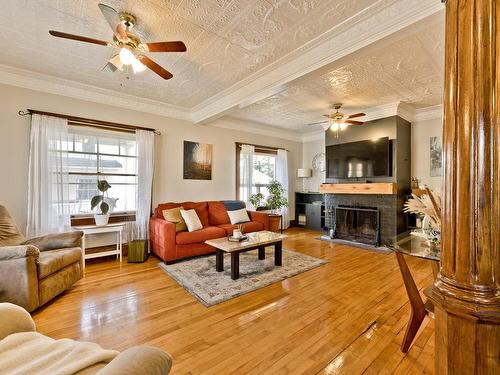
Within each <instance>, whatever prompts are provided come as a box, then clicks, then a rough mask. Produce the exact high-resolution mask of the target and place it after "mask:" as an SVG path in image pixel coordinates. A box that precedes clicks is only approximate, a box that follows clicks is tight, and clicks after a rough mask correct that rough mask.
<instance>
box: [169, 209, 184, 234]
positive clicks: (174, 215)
mask: <svg viewBox="0 0 500 375" xmlns="http://www.w3.org/2000/svg"><path fill="white" fill-rule="evenodd" d="M163 217H164V218H165V220H166V221H168V222H170V223H174V224H175V231H176V232H182V231H183V230H187V226H186V222H185V221H184V219H183V218H182V215H181V208H180V207H175V208H170V209H167V210H163Z"/></svg>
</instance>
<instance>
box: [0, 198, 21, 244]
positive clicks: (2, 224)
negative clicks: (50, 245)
mask: <svg viewBox="0 0 500 375" xmlns="http://www.w3.org/2000/svg"><path fill="white" fill-rule="evenodd" d="M24 239H25V238H24V236H23V235H22V234H21V232H19V229H17V225H16V223H15V222H14V219H13V218H12V216H10V214H9V211H7V209H6V208H5V207H4V206H2V205H0V246H15V245H19V244H20V243H21V242H23V241H24Z"/></svg>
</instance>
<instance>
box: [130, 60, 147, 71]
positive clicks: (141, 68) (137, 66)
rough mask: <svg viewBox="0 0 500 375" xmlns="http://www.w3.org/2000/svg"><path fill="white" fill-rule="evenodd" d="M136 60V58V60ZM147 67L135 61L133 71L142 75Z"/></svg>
mask: <svg viewBox="0 0 500 375" xmlns="http://www.w3.org/2000/svg"><path fill="white" fill-rule="evenodd" d="M134 59H135V58H134ZM146 68H147V67H146V65H144V64H143V63H141V62H140V61H139V60H137V59H135V60H134V61H133V62H132V69H133V70H134V73H140V72H143V71H145V70H146Z"/></svg>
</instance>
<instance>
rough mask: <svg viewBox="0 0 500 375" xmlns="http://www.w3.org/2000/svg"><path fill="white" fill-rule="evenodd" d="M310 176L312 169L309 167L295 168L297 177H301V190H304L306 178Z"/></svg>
mask: <svg viewBox="0 0 500 375" xmlns="http://www.w3.org/2000/svg"><path fill="white" fill-rule="evenodd" d="M311 176H312V169H310V168H299V169H297V177H298V178H301V179H302V191H304V192H305V191H306V178H309V177H311Z"/></svg>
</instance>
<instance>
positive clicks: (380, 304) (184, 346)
mask: <svg viewBox="0 0 500 375" xmlns="http://www.w3.org/2000/svg"><path fill="white" fill-rule="evenodd" d="M287 234H289V235H290V237H289V238H288V239H287V240H285V241H284V243H283V247H284V248H285V249H290V250H295V251H298V252H302V253H305V254H308V255H312V256H316V257H320V258H324V259H326V260H328V262H329V263H328V264H326V265H324V266H321V267H318V268H316V269H313V270H311V271H308V272H305V273H302V274H300V275H297V276H294V277H292V278H289V279H287V280H284V281H282V282H281V283H276V284H273V285H270V286H267V287H265V288H262V289H260V290H257V291H254V292H252V293H249V294H246V295H243V296H241V297H238V298H235V299H233V300H230V301H227V302H224V303H221V304H219V305H216V306H212V307H210V308H206V307H204V306H203V305H202V304H201V303H199V302H198V301H197V300H196V299H195V298H194V297H192V296H191V295H190V294H189V293H188V292H187V291H186V290H184V289H183V288H182V287H181V286H179V285H178V284H177V283H176V282H175V281H174V280H173V279H171V278H170V277H169V276H167V275H166V274H165V273H164V272H163V271H161V270H160V269H159V268H158V267H157V263H158V262H159V260H158V259H156V258H154V257H152V258H150V259H149V260H148V261H147V262H146V263H142V264H127V263H126V262H124V263H122V264H121V265H120V264H119V263H118V262H117V261H116V260H114V259H110V260H104V261H98V262H93V263H88V264H87V268H86V277H85V278H84V279H83V280H81V281H80V282H79V283H78V284H77V285H76V286H75V287H74V288H73V289H72V290H70V291H68V292H66V293H65V294H63V295H62V296H61V297H59V298H57V299H56V300H55V301H54V302H53V303H50V304H49V305H48V306H47V307H45V308H43V309H40V310H39V311H37V312H36V313H35V314H34V319H35V322H36V324H37V329H38V330H39V331H40V332H42V333H44V334H46V335H49V336H51V337H54V338H63V337H67V338H74V339H80V340H88V341H95V342H98V343H99V344H101V345H102V346H103V347H106V348H113V349H118V350H122V349H125V348H127V347H130V346H133V345H142V344H145V345H152V346H157V347H160V348H162V349H164V350H166V351H168V352H169V353H170V354H171V355H172V356H173V358H174V366H173V369H172V374H247V373H251V374H361V373H364V374H392V373H395V374H432V373H433V366H434V322H433V321H432V320H430V319H429V318H425V320H424V323H423V324H422V327H421V329H420V332H419V334H418V335H417V338H416V340H415V342H414V343H413V346H412V347H411V348H410V351H409V352H408V353H407V354H406V355H404V354H403V353H401V351H400V350H399V346H400V344H401V340H402V338H403V335H404V329H405V326H406V323H407V321H408V316H409V313H410V310H409V304H408V298H407V296H406V292H405V290H404V287H403V282H402V279H401V275H400V273H399V269H398V265H397V262H396V257H395V255H394V254H392V253H391V254H381V253H378V252H374V251H368V250H363V249H359V248H354V247H349V246H345V245H339V244H332V243H328V242H324V241H318V240H316V239H315V238H316V237H317V236H318V233H317V232H312V231H307V230H303V229H291V230H289V231H287ZM407 262H408V265H409V267H410V269H411V271H412V273H413V275H414V278H415V281H416V283H417V285H418V287H419V288H420V289H422V288H424V287H426V286H428V285H430V284H431V283H432V270H431V265H430V264H429V263H428V262H427V261H425V260H421V259H416V258H411V257H409V258H407Z"/></svg>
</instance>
